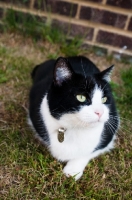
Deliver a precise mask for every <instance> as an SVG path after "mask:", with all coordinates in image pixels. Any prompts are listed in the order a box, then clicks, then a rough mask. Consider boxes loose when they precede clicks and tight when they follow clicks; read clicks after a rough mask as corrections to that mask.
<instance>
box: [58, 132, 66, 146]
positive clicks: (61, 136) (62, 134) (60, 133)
mask: <svg viewBox="0 0 132 200" xmlns="http://www.w3.org/2000/svg"><path fill="white" fill-rule="evenodd" d="M64 133H65V129H64V128H59V129H58V141H59V142H60V143H62V142H63V141H64V137H65V135H64Z"/></svg>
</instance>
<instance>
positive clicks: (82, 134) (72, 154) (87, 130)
mask: <svg viewBox="0 0 132 200" xmlns="http://www.w3.org/2000/svg"><path fill="white" fill-rule="evenodd" d="M40 113H41V115H42V118H43V121H44V123H45V125H46V128H47V131H48V134H49V138H50V147H49V150H50V152H51V154H52V155H53V156H54V157H55V158H57V159H58V160H61V161H68V160H71V159H76V158H81V157H86V156H88V157H89V156H90V154H91V153H92V152H93V150H94V149H95V147H96V146H97V145H98V143H99V141H100V137H101V133H102V130H103V126H104V123H98V125H97V126H93V127H84V128H78V127H75V126H73V127H72V126H71V125H70V124H69V123H68V122H67V121H66V118H67V116H64V117H62V119H60V120H56V119H55V118H53V117H52V116H51V114H50V112H49V108H48V104H47V96H45V97H44V99H43V101H42V104H41V108H40ZM70 117H71V116H70V115H69V118H70ZM72 119H73V118H72ZM73 121H74V122H73V123H77V122H76V117H74V120H73ZM60 127H64V128H66V129H67V130H66V132H65V138H64V141H63V142H62V143H60V142H59V141H58V137H57V134H58V131H57V130H58V129H59V128H60Z"/></svg>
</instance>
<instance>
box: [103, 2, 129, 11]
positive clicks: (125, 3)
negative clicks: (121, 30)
mask: <svg viewBox="0 0 132 200" xmlns="http://www.w3.org/2000/svg"><path fill="white" fill-rule="evenodd" d="M107 4H109V5H112V6H117V7H121V8H128V9H132V1H131V0H107Z"/></svg>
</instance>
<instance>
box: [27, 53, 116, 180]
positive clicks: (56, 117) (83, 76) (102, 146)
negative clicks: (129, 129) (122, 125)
mask: <svg viewBox="0 0 132 200" xmlns="http://www.w3.org/2000/svg"><path fill="white" fill-rule="evenodd" d="M112 69H113V66H111V67H109V68H108V69H106V70H104V71H102V72H100V71H99V69H98V68H97V67H96V66H95V65H94V64H93V63H92V62H91V61H90V60H89V59H87V58H86V57H83V56H76V57H69V58H62V57H60V58H58V59H57V60H56V61H55V60H49V61H46V62H44V63H42V64H40V65H38V66H36V67H35V68H34V70H33V72H32V78H33V86H32V88H31V91H30V103H29V121H30V124H31V125H32V126H33V127H34V129H35V131H36V132H37V135H38V136H39V138H40V139H41V141H43V143H44V144H45V145H46V146H47V147H48V149H49V151H50V152H51V154H52V155H53V157H55V158H56V159H57V160H59V161H62V162H64V161H66V162H67V164H66V166H65V167H64V169H63V172H64V174H66V176H74V177H75V180H77V179H79V178H80V177H81V176H82V174H83V171H84V168H85V166H86V165H87V163H88V162H89V161H90V160H91V159H92V158H95V157H96V156H98V155H100V154H102V153H104V152H106V151H109V150H110V149H111V148H113V144H114V140H115V135H116V132H117V129H118V127H119V117H118V114H117V111H116V107H115V103H114V99H113V96H112V92H111V88H110V85H109V81H110V74H111V71H112ZM60 136H61V137H62V138H61V140H60V139H59V137H60Z"/></svg>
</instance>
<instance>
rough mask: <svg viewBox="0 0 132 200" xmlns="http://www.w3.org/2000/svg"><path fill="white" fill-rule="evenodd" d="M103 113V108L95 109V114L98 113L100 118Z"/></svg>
mask: <svg viewBox="0 0 132 200" xmlns="http://www.w3.org/2000/svg"><path fill="white" fill-rule="evenodd" d="M103 113H104V111H103V109H101V110H96V111H95V114H96V115H98V117H99V118H100V117H101V116H102V115H103Z"/></svg>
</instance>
